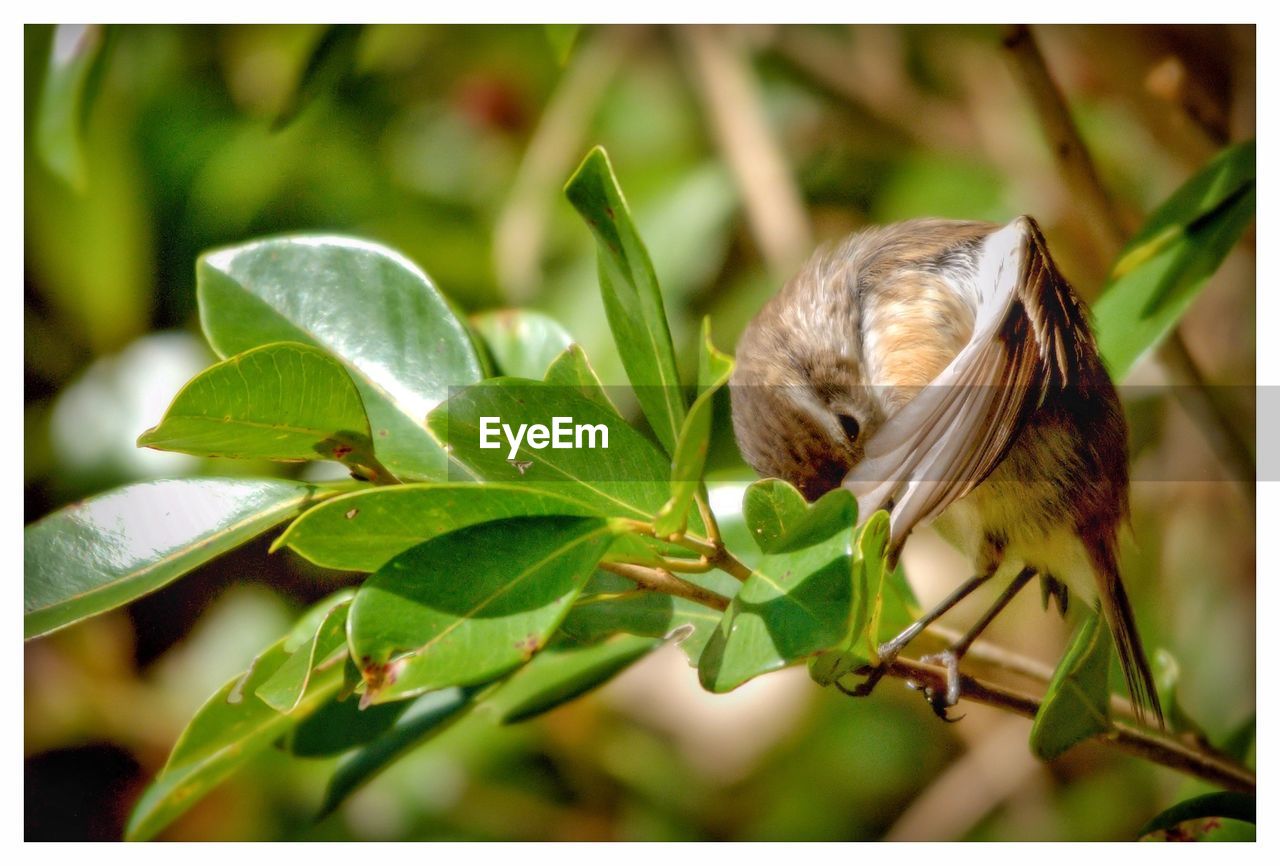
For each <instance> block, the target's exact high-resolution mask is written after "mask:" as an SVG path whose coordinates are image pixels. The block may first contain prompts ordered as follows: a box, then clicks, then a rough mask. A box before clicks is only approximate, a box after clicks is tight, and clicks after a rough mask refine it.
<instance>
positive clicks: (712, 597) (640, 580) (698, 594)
mask: <svg viewBox="0 0 1280 866" xmlns="http://www.w3.org/2000/svg"><path fill="white" fill-rule="evenodd" d="M600 568H602V569H603V570H605V571H609V572H612V573H614V574H616V575H619V576H621V577H625V578H626V579H627V580H630V581H631V582H633V583H634V584H635V585H636V586H638V587H640V588H641V589H645V590H649V591H650V592H661V593H663V594H664V595H674V596H677V597H679V598H685V599H688V600H689V601H692V602H695V603H697V604H701V605H704V606H706V607H710V608H713V609H715V610H725V609H726V608H728V607H729V599H727V598H725V597H724V596H723V595H721V594H720V593H718V592H714V591H712V590H710V589H706V588H704V587H701V586H698V585H697V584H696V583H691V582H690V581H687V580H685V579H684V578H681V577H677V576H676V575H674V574H672V573H671V572H669V571H667V570H666V569H663V568H649V567H647V566H643V565H635V564H633V563H629V562H602V563H600Z"/></svg>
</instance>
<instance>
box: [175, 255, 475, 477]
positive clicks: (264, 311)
mask: <svg viewBox="0 0 1280 866" xmlns="http://www.w3.org/2000/svg"><path fill="white" fill-rule="evenodd" d="M196 278H197V279H196V285H197V291H198V294H199V300H200V320H201V323H202V324H203V326H204V332H205V335H206V336H207V337H208V338H209V343H210V345H212V346H213V348H214V350H215V351H217V352H218V354H219V355H221V356H223V357H227V356H230V355H235V354H238V353H240V352H243V351H246V350H248V349H252V348H255V347H257V346H262V345H266V344H268V343H278V342H281V341H294V342H302V343H308V344H310V345H314V346H318V347H319V348H321V349H323V350H325V351H326V352H328V353H329V354H330V355H332V356H333V357H335V358H336V359H338V360H339V361H341V362H342V363H343V364H344V365H345V366H346V367H347V370H348V372H349V373H350V374H351V378H352V380H353V381H354V382H355V383H356V387H357V388H358V389H359V390H360V396H361V398H362V400H363V401H364V407H365V411H366V413H367V414H368V417H369V424H370V426H371V428H372V431H373V443H374V449H375V452H376V454H377V456H378V459H379V460H380V461H381V462H382V463H383V465H385V466H386V467H387V469H388V470H390V471H391V472H392V473H393V474H395V475H396V476H397V477H398V478H400V479H401V480H408V479H416V480H443V479H444V477H445V475H446V472H447V460H446V457H445V454H444V451H443V449H441V447H440V446H439V445H438V444H437V443H436V441H435V440H434V439H433V438H432V437H431V435H430V434H429V433H428V432H427V430H426V426H425V420H426V417H427V413H428V412H429V411H430V410H431V409H432V408H433V407H434V406H436V405H437V404H438V403H440V402H441V401H443V400H444V399H445V398H446V397H447V396H448V394H449V389H450V388H451V387H460V386H464V385H468V384H471V383H473V382H476V381H479V379H480V378H481V375H482V373H481V367H480V359H479V357H478V356H477V355H476V351H475V346H474V345H473V344H472V342H471V335H470V333H469V331H468V330H467V328H466V326H465V325H464V324H463V323H462V322H460V321H459V320H458V318H457V317H456V316H455V315H454V314H453V311H452V310H451V309H450V308H449V306H448V304H447V303H446V302H445V300H444V298H443V297H441V295H440V293H439V292H438V291H436V288H435V286H434V285H432V283H431V280H430V279H429V278H428V277H427V275H426V274H424V273H423V272H422V271H421V270H419V269H418V268H417V267H416V266H415V265H414V264H413V263H412V262H410V261H409V260H408V259H406V258H404V257H403V256H401V255H399V254H398V253H395V252H392V251H391V250H389V249H387V248H385V247H381V246H378V245H376V244H371V243H367V242H365V241H359V240H354V239H352V238H343V237H332V236H290V237H282V238H275V239H271V240H264V241H257V242H254V243H250V244H245V245H242V246H237V247H228V248H225V249H221V250H215V251H214V252H211V253H206V254H205V255H204V256H202V257H201V258H200V261H199V264H198V265H197V268H196Z"/></svg>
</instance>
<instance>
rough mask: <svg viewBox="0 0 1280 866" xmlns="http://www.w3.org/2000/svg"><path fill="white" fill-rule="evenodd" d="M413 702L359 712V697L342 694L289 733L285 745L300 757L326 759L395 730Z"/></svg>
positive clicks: (385, 705)
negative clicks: (397, 723)
mask: <svg viewBox="0 0 1280 866" xmlns="http://www.w3.org/2000/svg"><path fill="white" fill-rule="evenodd" d="M411 706H413V702H412V701H400V702H398V703H394V704H378V705H377V706H374V707H365V708H364V709H360V699H359V696H357V695H346V696H345V697H344V696H343V695H342V694H341V692H339V694H338V695H337V696H335V697H333V698H330V699H329V702H328V703H326V704H325V705H324V706H322V707H320V709H318V710H316V711H315V712H314V713H312V714H311V715H309V716H307V717H306V718H305V719H303V720H302V721H301V722H299V723H298V726H297V727H295V728H294V729H293V730H292V731H290V732H289V735H288V736H287V737H285V739H284V742H283V743H282V745H283V746H284V747H285V748H286V749H287V750H288V751H289V753H290V754H292V755H297V756H298V757H300V758H327V757H331V756H333V755H341V754H342V753H343V752H349V751H351V750H352V749H354V748H356V747H357V746H363V745H365V744H366V743H370V742H373V741H374V740H376V739H377V738H378V737H380V736H382V735H383V734H384V733H386V732H387V731H389V730H391V729H392V728H393V727H395V724H396V722H397V721H399V719H400V717H401V716H403V715H404V713H405V711H406V710H408V709H409V708H410V707H411Z"/></svg>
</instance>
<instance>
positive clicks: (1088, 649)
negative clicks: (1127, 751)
mask: <svg viewBox="0 0 1280 866" xmlns="http://www.w3.org/2000/svg"><path fill="white" fill-rule="evenodd" d="M1110 669H1111V632H1110V631H1109V630H1108V629H1107V627H1106V624H1105V623H1104V622H1103V620H1102V617H1101V616H1100V615H1099V614H1098V613H1097V612H1096V611H1095V612H1094V614H1093V615H1092V616H1090V617H1089V618H1088V619H1087V620H1085V621H1084V622H1083V623H1082V624H1081V625H1080V628H1079V630H1078V631H1077V632H1076V636H1075V638H1074V639H1073V640H1072V641H1071V646H1070V647H1069V648H1068V649H1067V654H1066V655H1065V656H1064V657H1063V659H1062V661H1061V662H1059V663H1058V668H1057V670H1056V671H1054V673H1053V679H1052V680H1050V681H1049V688H1048V690H1047V691H1046V693H1045V696H1044V700H1043V701H1042V702H1041V703H1040V711H1039V712H1038V713H1036V720H1035V723H1034V724H1033V725H1032V726H1031V751H1032V752H1034V753H1035V754H1036V756H1037V757H1039V758H1041V759H1042V760H1045V761H1050V760H1053V759H1054V758H1056V757H1058V756H1059V755H1061V754H1063V753H1065V752H1066V751H1067V750H1068V749H1070V748H1071V747H1072V746H1074V745H1075V744H1076V743H1079V742H1081V741H1082V740H1087V739H1089V738H1090V737H1092V736H1095V735H1097V734H1101V733H1103V732H1105V731H1107V730H1109V729H1110V727H1111V691H1110V688H1109V686H1108V685H1107V676H1108V673H1109V671H1110Z"/></svg>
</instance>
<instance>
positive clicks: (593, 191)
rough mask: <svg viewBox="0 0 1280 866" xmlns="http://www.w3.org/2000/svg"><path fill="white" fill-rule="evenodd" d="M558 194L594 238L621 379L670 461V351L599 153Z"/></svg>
mask: <svg viewBox="0 0 1280 866" xmlns="http://www.w3.org/2000/svg"><path fill="white" fill-rule="evenodd" d="M565 195H566V196H568V198H569V202H570V203H571V204H572V205H573V206H574V208H575V209H576V210H577V211H578V213H579V214H580V215H581V216H582V218H583V219H584V220H586V221H587V225H588V226H589V227H590V228H591V233H592V234H593V235H594V236H595V239H596V244H597V251H598V254H599V263H600V289H601V292H602V293H603V295H604V309H605V314H606V316H607V317H608V319H609V327H610V329H612V331H613V338H614V341H615V342H616V343H617V345H618V352H619V354H620V355H621V357H622V364H623V367H624V368H625V369H626V371H627V377H628V378H629V379H630V380H631V384H632V386H634V387H635V389H636V398H637V400H639V402H640V408H641V409H643V410H644V414H645V417H646V418H648V419H649V423H650V424H651V425H652V426H653V430H654V433H655V434H656V435H657V437H658V441H659V442H661V443H662V445H663V447H664V448H666V450H667V453H669V454H673V453H675V448H676V442H677V441H678V439H679V437H680V427H681V425H682V424H683V423H684V416H685V404H684V395H683V393H682V391H681V388H680V377H679V374H678V372H677V367H676V353H675V348H674V347H673V345H672V343H671V331H670V329H669V328H668V326H667V316H666V312H665V310H664V309H663V305H662V292H661V290H660V289H659V288H658V278H657V277H656V276H655V275H654V271H653V263H652V262H651V261H650V259H649V253H648V251H647V250H646V249H645V246H644V242H643V241H642V240H641V239H640V235H639V233H638V232H637V231H636V228H635V224H634V223H633V222H632V219H631V211H630V209H629V208H628V207H627V202H626V199H624V198H623V196H622V190H621V189H620V188H619V187H618V181H617V178H616V177H615V176H614V173H613V167H612V166H611V165H610V164H609V157H608V156H607V155H606V154H605V152H604V149H603V148H599V147H597V148H595V149H594V150H592V151H591V152H590V153H589V154H587V157H586V159H584V160H583V161H582V165H580V166H579V167H578V170H577V171H576V172H575V173H574V175H573V177H572V178H570V179H569V183H568V184H567V185H566V186H565Z"/></svg>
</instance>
